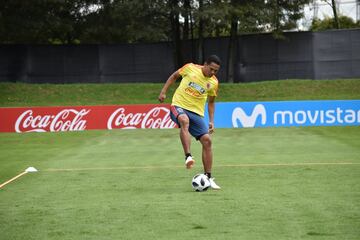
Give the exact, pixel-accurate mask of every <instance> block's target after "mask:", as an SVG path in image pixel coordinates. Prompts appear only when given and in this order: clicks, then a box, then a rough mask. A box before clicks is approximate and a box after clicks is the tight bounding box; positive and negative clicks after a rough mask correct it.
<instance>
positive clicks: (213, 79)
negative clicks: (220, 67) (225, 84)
mask: <svg viewBox="0 0 360 240" xmlns="http://www.w3.org/2000/svg"><path fill="white" fill-rule="evenodd" d="M210 79H211V80H212V81H213V82H214V83H215V84H216V85H219V80H218V78H217V77H216V76H215V75H213V76H212V77H211V78H210Z"/></svg>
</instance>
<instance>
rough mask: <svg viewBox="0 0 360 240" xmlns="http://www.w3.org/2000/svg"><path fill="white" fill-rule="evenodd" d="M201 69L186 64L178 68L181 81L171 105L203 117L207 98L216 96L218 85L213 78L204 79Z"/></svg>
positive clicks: (191, 64)
mask: <svg viewBox="0 0 360 240" xmlns="http://www.w3.org/2000/svg"><path fill="white" fill-rule="evenodd" d="M201 67H202V66H201V65H196V64H193V63H188V64H186V65H184V66H183V67H182V68H180V70H179V73H180V75H181V76H182V80H181V83H180V85H179V87H178V88H177V89H176V91H175V93H174V96H173V99H172V105H175V106H179V107H182V108H184V109H186V110H189V111H192V112H194V113H197V114H199V115H200V116H204V111H205V103H206V99H207V96H217V90H218V85H219V83H218V80H217V78H216V77H215V76H212V77H205V76H204V74H203V73H202V71H201Z"/></svg>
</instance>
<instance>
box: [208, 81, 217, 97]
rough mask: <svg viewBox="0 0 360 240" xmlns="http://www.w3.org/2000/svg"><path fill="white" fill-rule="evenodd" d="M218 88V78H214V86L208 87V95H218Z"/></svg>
mask: <svg viewBox="0 0 360 240" xmlns="http://www.w3.org/2000/svg"><path fill="white" fill-rule="evenodd" d="M214 78H215V77H214ZM218 89H219V82H218V80H217V79H216V78H215V81H214V87H212V88H211V89H210V91H209V92H208V95H209V96H211V97H217V95H218Z"/></svg>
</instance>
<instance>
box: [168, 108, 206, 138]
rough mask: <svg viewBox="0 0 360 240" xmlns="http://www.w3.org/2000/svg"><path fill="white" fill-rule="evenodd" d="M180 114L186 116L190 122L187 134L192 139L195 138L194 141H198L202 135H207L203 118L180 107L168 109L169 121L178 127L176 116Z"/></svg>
mask: <svg viewBox="0 0 360 240" xmlns="http://www.w3.org/2000/svg"><path fill="white" fill-rule="evenodd" d="M181 114H186V115H187V116H188V118H189V121H190V123H189V132H190V134H191V135H192V136H193V137H194V138H196V140H199V139H200V138H201V136H203V135H204V134H207V133H209V127H208V126H207V125H206V124H205V122H204V118H203V117H202V116H200V115H199V114H196V113H194V112H191V111H188V110H186V109H183V108H181V107H177V106H171V107H170V117H171V120H173V121H174V122H175V123H176V124H177V125H178V126H179V127H180V124H179V121H178V116H179V115H181Z"/></svg>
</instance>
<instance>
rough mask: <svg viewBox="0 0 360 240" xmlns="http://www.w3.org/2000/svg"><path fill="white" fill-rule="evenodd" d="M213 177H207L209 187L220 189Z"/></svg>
mask: <svg viewBox="0 0 360 240" xmlns="http://www.w3.org/2000/svg"><path fill="white" fill-rule="evenodd" d="M214 180H215V178H209V181H210V187H211V188H212V189H214V190H220V189H221V187H220V186H219V185H217V184H216V183H215V181H214Z"/></svg>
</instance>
